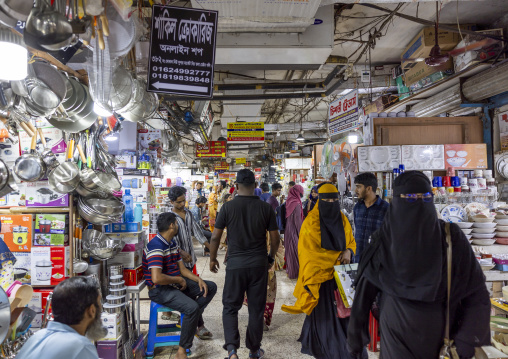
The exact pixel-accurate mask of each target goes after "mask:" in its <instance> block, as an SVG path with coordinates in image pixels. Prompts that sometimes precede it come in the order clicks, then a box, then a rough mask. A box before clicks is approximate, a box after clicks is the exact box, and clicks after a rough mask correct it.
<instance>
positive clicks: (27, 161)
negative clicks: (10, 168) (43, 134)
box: [14, 132, 46, 182]
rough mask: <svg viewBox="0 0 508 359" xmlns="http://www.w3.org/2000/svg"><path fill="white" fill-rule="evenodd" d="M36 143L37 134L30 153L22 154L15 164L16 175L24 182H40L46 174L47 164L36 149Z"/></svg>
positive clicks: (33, 138) (33, 139)
mask: <svg viewBox="0 0 508 359" xmlns="http://www.w3.org/2000/svg"><path fill="white" fill-rule="evenodd" d="M36 143H37V132H35V134H34V136H33V137H32V144H31V146H30V152H28V153H24V154H22V155H21V156H20V157H18V159H16V162H15V163H14V173H16V176H18V177H19V178H20V179H21V180H23V181H27V182H34V181H38V180H40V179H41V178H42V177H43V176H44V175H45V174H46V164H45V163H44V161H43V160H42V158H41V156H40V155H39V153H38V152H37V151H36V149H35V146H36Z"/></svg>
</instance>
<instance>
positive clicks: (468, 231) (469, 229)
mask: <svg viewBox="0 0 508 359" xmlns="http://www.w3.org/2000/svg"><path fill="white" fill-rule="evenodd" d="M472 230H473V229H472V228H463V229H462V232H464V234H471V231H472Z"/></svg>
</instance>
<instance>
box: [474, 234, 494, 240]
mask: <svg viewBox="0 0 508 359" xmlns="http://www.w3.org/2000/svg"><path fill="white" fill-rule="evenodd" d="M472 236H473V238H474V239H492V238H494V236H495V234H494V233H488V234H485V233H473V234H472Z"/></svg>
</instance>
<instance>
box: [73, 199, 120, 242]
mask: <svg viewBox="0 0 508 359" xmlns="http://www.w3.org/2000/svg"><path fill="white" fill-rule="evenodd" d="M78 210H79V214H80V216H81V217H83V218H84V219H85V220H86V221H88V222H89V223H92V224H97V225H105V224H110V223H115V222H119V221H120V220H121V218H122V215H123V213H124V211H125V206H124V204H123V202H122V201H121V200H119V199H117V198H115V197H112V196H110V197H108V198H102V197H101V196H98V195H92V196H88V197H79V200H78ZM83 239H85V237H84V233H83ZM84 249H85V250H88V248H87V247H86V245H85V247H84Z"/></svg>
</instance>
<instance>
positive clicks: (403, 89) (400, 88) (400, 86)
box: [395, 76, 411, 101]
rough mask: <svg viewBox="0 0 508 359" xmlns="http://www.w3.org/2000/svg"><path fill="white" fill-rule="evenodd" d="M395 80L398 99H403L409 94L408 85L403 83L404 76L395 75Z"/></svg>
mask: <svg viewBox="0 0 508 359" xmlns="http://www.w3.org/2000/svg"><path fill="white" fill-rule="evenodd" d="M395 82H396V83H397V92H398V94H399V101H401V100H403V99H405V98H406V97H409V96H411V93H410V91H409V87H407V86H406V84H405V83H404V76H399V77H397V78H396V79H395Z"/></svg>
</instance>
